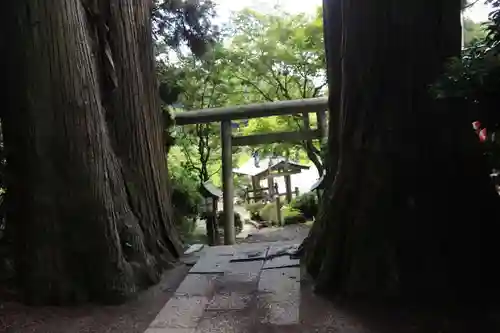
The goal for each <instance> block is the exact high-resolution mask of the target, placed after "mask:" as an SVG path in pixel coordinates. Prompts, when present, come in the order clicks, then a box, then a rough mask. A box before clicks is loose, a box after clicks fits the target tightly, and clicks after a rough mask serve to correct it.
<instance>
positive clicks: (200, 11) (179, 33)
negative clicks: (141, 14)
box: [152, 0, 219, 56]
mask: <svg viewBox="0 0 500 333" xmlns="http://www.w3.org/2000/svg"><path fill="white" fill-rule="evenodd" d="M154 5H155V6H154V8H153V15H152V18H153V34H154V36H155V39H156V41H157V48H158V50H159V52H160V53H161V52H162V51H165V48H166V47H169V48H175V49H178V48H179V47H180V46H181V45H187V46H188V47H189V48H190V49H191V52H193V54H195V55H196V56H201V55H203V54H204V53H205V52H206V51H207V50H209V48H210V45H211V44H213V42H214V40H215V39H216V38H217V36H218V34H219V32H218V28H217V26H215V25H213V24H212V21H213V19H214V17H215V5H214V3H213V2H212V1H211V0H155V1H154Z"/></svg>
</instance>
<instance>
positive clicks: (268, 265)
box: [262, 255, 300, 269]
mask: <svg viewBox="0 0 500 333" xmlns="http://www.w3.org/2000/svg"><path fill="white" fill-rule="evenodd" d="M298 266H300V260H299V259H292V258H290V256H289V255H283V256H279V257H274V258H272V259H269V260H266V262H265V263H264V267H263V268H262V269H274V268H285V267H298Z"/></svg>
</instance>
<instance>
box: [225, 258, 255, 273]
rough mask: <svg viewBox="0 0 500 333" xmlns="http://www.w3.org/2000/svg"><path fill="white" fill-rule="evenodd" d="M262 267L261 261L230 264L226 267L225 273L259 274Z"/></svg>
mask: <svg viewBox="0 0 500 333" xmlns="http://www.w3.org/2000/svg"><path fill="white" fill-rule="evenodd" d="M262 266H264V262H263V261H262V260H257V261H247V262H230V263H229V264H228V265H227V266H226V270H225V272H226V273H233V274H259V273H260V271H261V270H262Z"/></svg>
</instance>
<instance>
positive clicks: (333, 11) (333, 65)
mask: <svg viewBox="0 0 500 333" xmlns="http://www.w3.org/2000/svg"><path fill="white" fill-rule="evenodd" d="M341 4H342V0H332V1H329V0H323V21H324V22H323V32H324V40H325V55H326V67H327V80H328V94H329V98H328V111H329V127H328V138H329V141H328V147H327V158H326V161H325V165H324V167H325V170H327V172H326V174H327V175H328V176H329V177H335V174H336V173H337V163H338V151H339V137H340V136H339V120H340V118H339V111H340V103H339V101H340V88H341V87H340V84H341V82H342V76H341V75H342V71H341V62H340V56H341V43H342V15H341V13H342V6H341ZM328 181H333V179H329V180H328Z"/></svg>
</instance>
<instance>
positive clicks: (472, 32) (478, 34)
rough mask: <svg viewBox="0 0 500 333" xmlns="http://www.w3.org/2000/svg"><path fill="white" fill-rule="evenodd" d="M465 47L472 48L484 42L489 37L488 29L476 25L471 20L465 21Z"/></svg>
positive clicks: (479, 24)
mask: <svg viewBox="0 0 500 333" xmlns="http://www.w3.org/2000/svg"><path fill="white" fill-rule="evenodd" d="M463 29H464V45H465V47H470V46H472V45H474V44H475V43H477V42H478V41H481V40H483V39H484V38H486V36H487V35H488V33H487V31H486V28H485V26H484V25H483V24H481V23H476V22H474V21H472V20H471V19H465V20H464V22H463Z"/></svg>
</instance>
